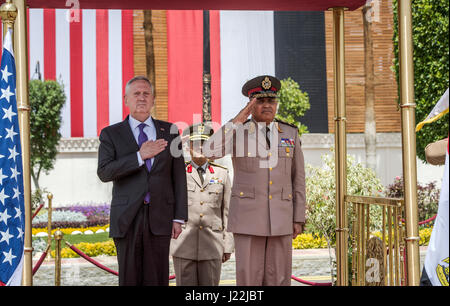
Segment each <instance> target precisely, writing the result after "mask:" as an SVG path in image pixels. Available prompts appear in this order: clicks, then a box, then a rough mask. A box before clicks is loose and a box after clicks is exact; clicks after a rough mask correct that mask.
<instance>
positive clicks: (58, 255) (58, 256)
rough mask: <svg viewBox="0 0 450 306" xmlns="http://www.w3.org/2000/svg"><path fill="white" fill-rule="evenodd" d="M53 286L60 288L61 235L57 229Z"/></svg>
mask: <svg viewBox="0 0 450 306" xmlns="http://www.w3.org/2000/svg"><path fill="white" fill-rule="evenodd" d="M54 235H55V286H61V240H62V239H63V233H62V232H61V231H60V230H59V228H58V229H57V230H56V231H55V234H54Z"/></svg>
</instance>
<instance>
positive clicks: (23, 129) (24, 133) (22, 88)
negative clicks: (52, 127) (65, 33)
mask: <svg viewBox="0 0 450 306" xmlns="http://www.w3.org/2000/svg"><path fill="white" fill-rule="evenodd" d="M12 2H13V3H14V4H15V5H16V7H17V20H16V23H15V24H14V33H16V35H14V57H15V60H16V71H17V79H16V93H17V110H18V118H19V127H20V142H21V145H22V163H23V189H24V190H23V192H24V199H25V258H24V264H23V277H22V285H24V286H32V285H33V273H32V272H33V247H32V237H31V216H32V210H31V176H30V106H29V103H28V53H27V50H28V46H27V19H26V18H27V7H26V0H13V1H12Z"/></svg>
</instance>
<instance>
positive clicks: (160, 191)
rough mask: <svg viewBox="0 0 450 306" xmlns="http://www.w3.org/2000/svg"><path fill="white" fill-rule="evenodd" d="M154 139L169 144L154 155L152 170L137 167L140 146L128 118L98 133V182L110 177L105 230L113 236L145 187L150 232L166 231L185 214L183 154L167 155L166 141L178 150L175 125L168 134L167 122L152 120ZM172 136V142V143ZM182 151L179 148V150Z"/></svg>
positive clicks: (118, 234)
mask: <svg viewBox="0 0 450 306" xmlns="http://www.w3.org/2000/svg"><path fill="white" fill-rule="evenodd" d="M153 122H154V124H155V128H156V138H157V139H160V138H164V139H165V140H167V142H168V145H167V147H166V149H165V150H164V151H162V152H161V153H159V154H158V155H156V156H155V158H154V161H153V165H152V168H151V171H150V172H148V171H147V168H146V166H145V163H144V165H142V166H139V163H138V158H137V154H136V152H138V151H139V146H138V144H137V143H136V140H135V138H134V136H133V132H132V131H131V128H130V124H129V122H128V117H127V118H126V119H125V120H124V121H122V122H119V123H117V124H114V125H111V126H108V127H106V128H104V129H103V130H102V131H101V133H100V147H99V150H98V168H97V175H98V177H99V178H100V180H101V181H102V182H109V181H112V182H113V189H112V201H111V212H110V232H109V236H110V237H113V238H121V237H124V236H125V234H126V232H127V230H128V228H129V226H130V224H131V223H132V222H133V220H134V218H135V216H136V214H137V212H138V211H139V208H140V207H142V205H144V204H143V202H144V197H145V194H146V193H147V192H148V191H150V207H149V223H150V229H151V231H152V233H153V234H154V235H170V234H171V233H172V222H173V220H174V219H180V220H186V221H187V219H188V215H187V214H188V210H187V192H186V175H185V168H184V158H183V155H182V154H181V156H180V157H173V156H172V155H171V154H170V147H171V145H173V146H175V147H176V145H177V143H176V142H179V145H178V148H179V149H180V150H181V141H180V138H179V135H178V128H176V126H174V127H173V130H174V131H176V134H170V129H171V126H172V124H171V123H169V122H164V121H160V120H155V119H153ZM172 141H176V142H175V143H173V144H172ZM180 152H181V151H180Z"/></svg>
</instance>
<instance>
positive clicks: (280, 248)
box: [203, 76, 306, 286]
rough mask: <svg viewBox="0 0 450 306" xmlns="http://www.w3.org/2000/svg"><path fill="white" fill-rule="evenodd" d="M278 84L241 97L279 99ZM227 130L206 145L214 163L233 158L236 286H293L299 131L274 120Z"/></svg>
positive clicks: (255, 87)
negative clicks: (229, 155)
mask: <svg viewBox="0 0 450 306" xmlns="http://www.w3.org/2000/svg"><path fill="white" fill-rule="evenodd" d="M280 87H281V84H280V82H279V80H277V79H276V78H274V77H271V76H261V77H257V78H254V79H252V80H250V81H248V82H247V83H246V84H245V85H244V87H243V90H242V92H243V94H244V95H245V96H250V97H252V98H253V97H276V92H277V91H278V90H279V89H280ZM230 123H231V122H229V123H228V124H225V125H224V126H223V127H222V128H221V129H220V130H218V131H217V132H216V133H215V134H214V135H213V136H211V137H210V139H209V140H208V141H207V142H206V143H205V144H204V146H203V148H204V152H205V153H206V154H207V155H208V156H209V157H211V158H220V157H223V156H224V155H226V154H228V153H231V154H232V161H233V169H234V180H233V187H232V195H231V200H230V213H229V217H228V229H227V230H228V231H230V232H232V233H233V234H234V242H235V257H236V280H237V285H250V286H260V285H272V286H273V285H290V283H291V282H290V278H291V270H292V234H293V224H294V223H303V224H304V223H305V202H306V195H305V193H306V192H305V170H304V158H303V152H302V149H301V142H300V138H299V135H298V129H297V127H296V126H294V125H290V124H287V123H285V122H282V121H279V120H276V119H275V120H274V122H272V123H270V124H269V125H267V126H266V123H265V122H264V123H261V122H260V123H258V122H255V121H254V120H253V119H250V120H247V121H246V122H244V124H237V126H233V125H232V124H230Z"/></svg>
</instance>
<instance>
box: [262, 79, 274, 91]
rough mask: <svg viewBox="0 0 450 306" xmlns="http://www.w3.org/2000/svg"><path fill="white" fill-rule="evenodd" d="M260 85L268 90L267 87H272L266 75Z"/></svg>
mask: <svg viewBox="0 0 450 306" xmlns="http://www.w3.org/2000/svg"><path fill="white" fill-rule="evenodd" d="M261 86H262V88H264V89H265V90H268V89H270V87H272V82H271V81H270V79H269V77H267V76H266V77H265V78H264V80H263V81H262V82H261Z"/></svg>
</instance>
